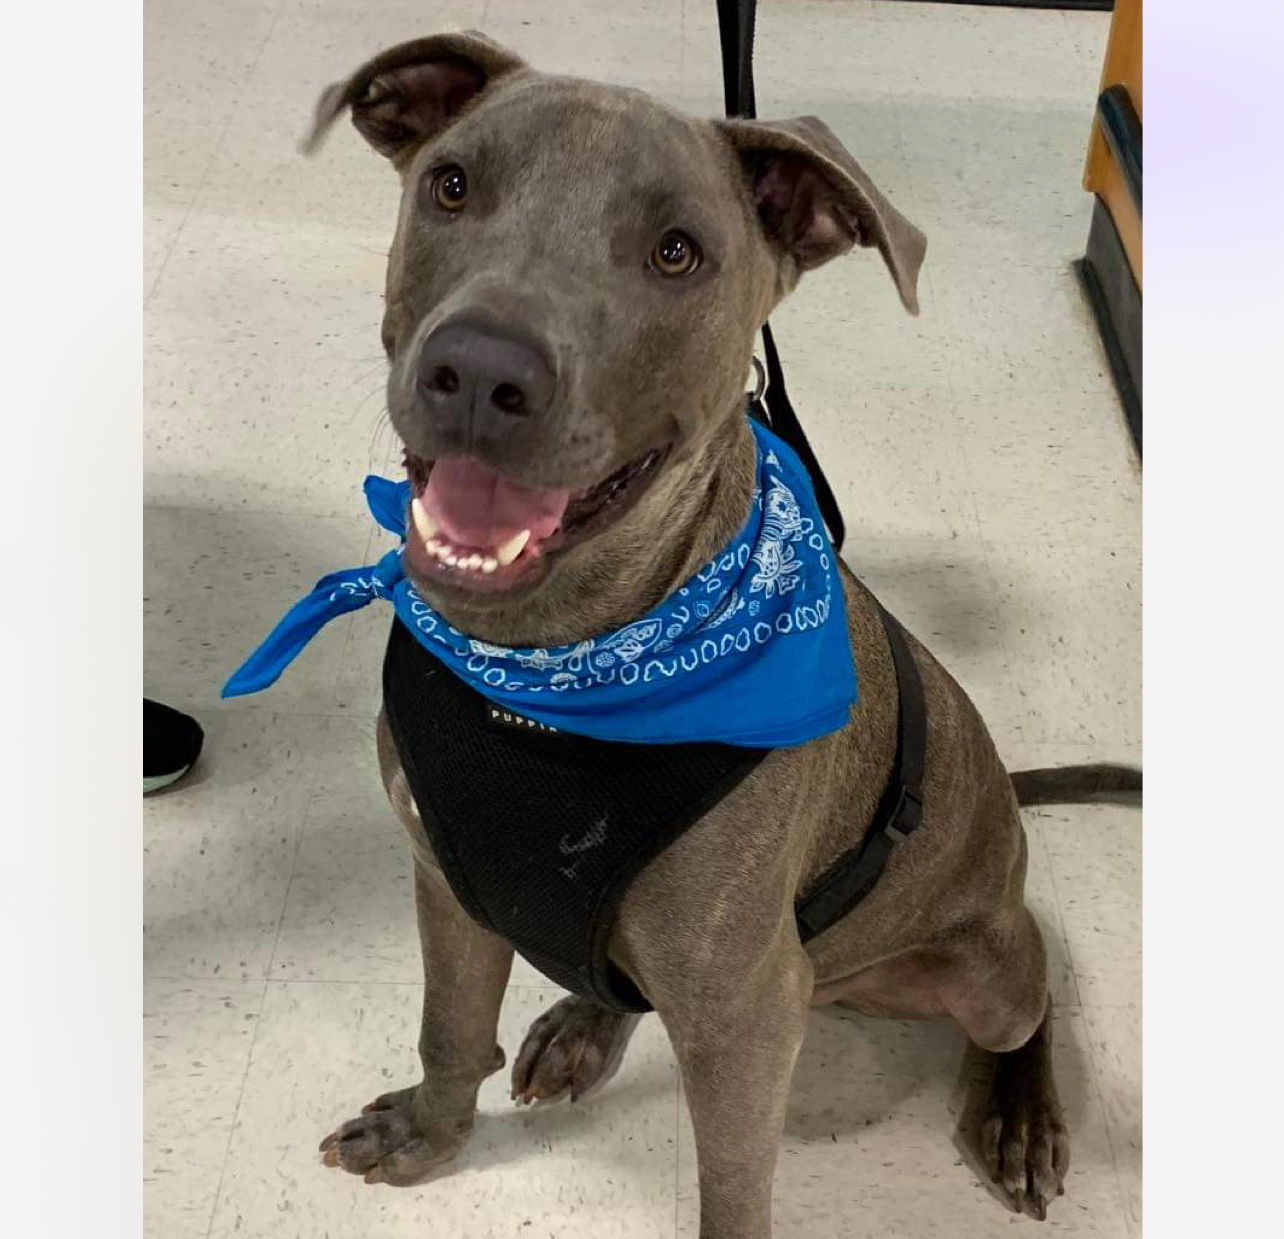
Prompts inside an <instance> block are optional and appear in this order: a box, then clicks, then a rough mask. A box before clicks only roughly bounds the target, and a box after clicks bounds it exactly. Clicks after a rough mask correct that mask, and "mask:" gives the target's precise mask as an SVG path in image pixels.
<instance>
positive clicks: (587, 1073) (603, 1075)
mask: <svg viewBox="0 0 1284 1239" xmlns="http://www.w3.org/2000/svg"><path fill="white" fill-rule="evenodd" d="M636 1023H637V1019H636V1017H634V1016H628V1015H622V1014H620V1013H619V1012H618V1011H609V1010H607V1008H605V1007H600V1006H598V1005H597V1004H596V1003H594V1002H589V1001H588V1000H587V999H585V998H576V997H570V998H563V999H561V1000H560V1001H558V1002H555V1003H554V1004H553V1005H552V1006H551V1007H550V1008H549V1009H548V1010H547V1011H545V1012H544V1014H543V1015H541V1016H540V1017H539V1019H537V1020H536V1021H535V1022H534V1023H533V1024H532V1025H531V1026H530V1029H529V1031H528V1032H527V1033H526V1040H525V1041H523V1042H522V1048H521V1050H520V1051H518V1054H517V1058H516V1059H515V1060H514V1062H513V1080H512V1097H513V1100H514V1101H517V1102H521V1103H523V1104H525V1105H530V1103H531V1102H533V1101H552V1100H554V1099H555V1098H558V1097H561V1096H562V1095H563V1094H564V1093H570V1095H571V1100H572V1101H578V1100H579V1099H580V1098H581V1097H583V1096H584V1095H585V1094H586V1093H588V1092H590V1091H591V1090H593V1089H595V1088H600V1087H601V1086H602V1085H603V1084H605V1083H606V1081H607V1080H609V1079H610V1078H611V1076H612V1075H614V1074H615V1070H616V1068H617V1067H618V1066H619V1065H620V1059H621V1058H622V1057H623V1054H624V1046H625V1044H626V1043H627V1042H628V1039H629V1034H630V1033H631V1032H632V1031H633V1027H634V1025H635V1024H636Z"/></svg>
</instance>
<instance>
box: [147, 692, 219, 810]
mask: <svg viewBox="0 0 1284 1239" xmlns="http://www.w3.org/2000/svg"><path fill="white" fill-rule="evenodd" d="M204 740H205V733H204V732H203V731H202V730H201V725H200V723H198V722H197V721H196V720H195V719H194V718H189V717H188V716H187V715H186V714H180V713H179V712H178V711H177V710H174V709H171V708H170V707H169V706H165V705H161V703H160V702H159V701H149V700H148V699H147V698H146V697H144V698H143V795H144V796H146V795H147V793H148V792H154V791H158V790H159V789H160V788H162V787H168V786H169V785H170V784H171V783H173V782H175V781H177V780H178V779H181V778H182V777H183V775H185V774H186V773H187V772H188V771H189V770H190V769H191V768H192V765H193V763H194V762H195V761H196V759H197V757H199V756H200V752H201V745H202V743H203V742H204Z"/></svg>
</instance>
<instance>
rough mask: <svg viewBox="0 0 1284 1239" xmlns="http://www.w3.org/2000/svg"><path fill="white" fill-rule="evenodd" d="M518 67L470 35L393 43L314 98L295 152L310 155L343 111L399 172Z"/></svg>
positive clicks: (513, 60) (497, 48)
mask: <svg viewBox="0 0 1284 1239" xmlns="http://www.w3.org/2000/svg"><path fill="white" fill-rule="evenodd" d="M525 67H526V62H525V61H524V60H522V59H521V58H520V57H518V56H516V55H514V54H513V53H512V52H510V51H508V50H507V49H506V48H503V47H500V46H499V44H498V43H493V42H491V40H490V39H488V38H487V37H486V36H485V35H483V34H478V33H477V32H476V31H472V30H470V31H466V32H464V33H462V34H440V35H434V36H433V37H431V38H427V39H413V40H412V41H411V42H409V43H399V44H398V45H397V46H396V47H390V48H389V49H388V50H387V51H385V52H380V53H379V55H378V56H376V57H375V58H374V59H373V60H369V61H367V62H366V63H365V64H363V65H362V66H361V68H359V69H358V70H357V71H356V72H355V73H353V74H352V76H351V77H349V78H348V79H347V81H344V82H336V83H335V84H334V85H333V86H330V87H329V88H327V89H326V90H325V91H324V92H322V95H321V98H320V99H318V100H317V108H316V116H315V117H314V119H313V122H312V129H311V131H310V132H309V133H308V136H307V137H306V138H305V139H304V140H303V142H302V144H301V148H302V150H303V152H304V153H305V154H308V155H310V154H312V152H313V151H315V150H316V149H317V147H319V146H320V145H321V140H322V139H323V138H324V137H325V135H326V134H327V133H328V132H329V130H330V128H331V126H332V125H333V124H334V122H335V121H336V120H337V119H338V118H339V116H340V115H341V114H342V113H343V111H344V110H345V109H349V108H350V109H351V111H352V123H353V124H354V125H355V126H356V127H357V130H358V132H359V133H360V134H361V136H362V137H363V138H365V140H366V141H367V142H369V143H370V145H371V146H373V147H374V148H375V150H377V151H378V152H379V153H380V154H381V155H386V156H387V157H388V158H389V159H391V160H392V162H393V163H394V164H396V165H398V166H400V165H401V164H403V163H404V162H405V160H406V159H407V158H408V157H409V156H410V155H411V154H412V153H413V152H414V150H415V149H416V148H417V147H418V146H419V145H420V143H422V142H424V141H426V140H427V139H428V138H431V137H434V136H435V135H436V134H438V133H440V132H441V131H442V130H443V129H445V128H446V126H447V125H449V124H450V123H451V122H452V121H454V120H455V119H456V118H457V117H458V116H459V114H460V113H461V112H462V111H463V110H464V109H465V108H466V107H468V105H469V104H470V103H472V102H473V101H474V100H475V99H476V98H477V96H478V95H480V94H481V93H482V92H483V91H484V90H486V89H487V88H488V87H489V86H490V85H491V84H492V83H493V82H495V81H496V80H498V79H499V78H501V77H504V76H505V75H506V74H509V73H512V72H514V71H515V70H518V69H524V68H525Z"/></svg>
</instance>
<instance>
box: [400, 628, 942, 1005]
mask: <svg viewBox="0 0 1284 1239" xmlns="http://www.w3.org/2000/svg"><path fill="white" fill-rule="evenodd" d="M883 619H884V626H885V628H886V632H887V638H888V641H889V642H890V644H891V650H892V658H893V661H894V663H895V667H896V678H897V683H898V685H899V690H900V720H899V725H898V736H897V751H896V758H895V762H894V765H893V768H892V773H891V777H890V778H889V780H888V784H887V789H886V791H885V792H884V794H883V798H882V802H881V803H880V806H879V811H878V815H877V817H876V819H875V822H874V825H873V826H872V828H871V829H870V830H869V831H868V832H867V833H866V837H865V839H864V840H863V841H862V842H861V844H860V845H859V846H858V847H856V848H854V849H853V850H852V851H851V852H850V853H848V854H847V855H845V856H843V857H841V858H840V859H839V860H838V861H837V862H836V863H835V864H834V865H833V866H832V867H831V868H830V869H829V870H828V872H826V873H825V874H824V875H822V877H821V878H820V879H819V881H817V882H816V883H815V884H814V886H813V887H812V888H811V889H810V890H809V891H808V892H807V893H806V894H805V895H804V896H803V897H802V898H801V899H800V900H799V901H798V903H797V905H796V909H795V910H796V914H797V920H798V932H799V935H800V937H801V938H802V940H803V941H804V942H805V941H807V940H808V939H809V938H812V937H815V935H817V934H819V933H821V932H823V931H824V930H825V929H827V928H828V927H829V926H830V925H832V924H833V923H834V922H835V921H837V920H838V919H839V918H840V917H842V916H843V915H845V914H846V913H847V912H848V911H850V910H851V909H852V908H854V907H855V906H856V905H857V904H858V903H859V902H860V901H861V900H862V899H863V898H864V897H865V896H866V895H867V894H868V893H869V892H870V891H871V890H872V889H873V888H874V884H875V883H876V882H877V881H878V877H879V875H880V874H881V873H882V872H883V869H884V867H885V866H886V864H887V860H888V857H889V856H890V855H891V851H892V848H893V847H894V846H895V845H896V843H897V842H899V841H900V840H902V839H904V838H905V837H906V836H907V835H909V834H911V833H912V832H913V831H914V830H915V829H916V828H917V827H918V824H919V821H920V818H921V811H922V793H921V788H922V775H923V750H924V742H925V736H926V718H925V715H924V710H923V692H922V685H921V683H920V681H919V677H918V670H917V668H916V666H915V664H914V660H913V658H912V656H911V655H910V652H909V648H908V646H907V645H906V642H905V634H904V632H903V630H902V629H901V626H900V625H899V624H898V623H897V622H896V620H894V619H893V618H892V617H891V616H890V615H887V614H886V613H885V612H884V613H883ZM383 700H384V712H385V715H386V717H387V719H388V725H389V728H390V730H391V732H392V736H393V740H394V742H395V743H396V746H397V753H398V756H399V757H400V759H401V764H402V768H403V769H404V770H405V773H406V779H407V782H408V783H409V785H410V791H411V794H412V795H413V796H414V799H415V804H416V805H417V807H418V809H419V813H420V816H421V818H422V819H423V826H424V830H425V832H426V834H427V837H428V842H429V844H430V846H431V847H432V850H433V854H434V855H435V856H436V858H437V861H438V863H439V864H440V865H441V868H442V871H443V872H444V873H445V875H446V879H447V881H448V882H449V883H450V886H451V889H452V890H453V891H454V893H455V896H456V898H458V900H459V902H460V903H461V904H462V905H463V907H464V909H465V910H466V911H467V912H468V913H469V915H470V916H472V917H473V919H474V920H476V921H478V922H479V923H480V924H482V925H484V926H486V927H487V928H488V929H491V930H493V931H494V932H495V933H497V934H499V935H500V936H501V937H502V938H504V939H506V940H507V941H508V942H510V943H512V945H513V947H514V948H515V949H516V950H517V951H518V952H519V953H520V954H521V955H522V956H524V957H525V958H526V959H528V960H529V961H530V962H531V963H532V964H533V965H534V966H535V967H536V968H538V969H539V970H540V971H541V972H542V973H544V975H545V976H547V977H549V978H550V979H551V980H553V981H555V982H557V984H558V985H561V986H563V987H564V988H566V989H568V990H570V991H571V992H572V993H576V994H580V995H583V996H584V997H588V998H591V999H593V1001H595V1002H597V1003H600V1004H602V1005H603V1006H607V1007H611V1008H613V1009H616V1010H620V1011H648V1010H650V1004H649V1003H648V1002H647V1000H646V998H645V997H644V996H643V995H642V993H641V992H640V991H639V990H638V988H637V986H636V985H635V984H634V983H633V982H632V981H631V980H630V979H629V978H628V977H627V976H625V975H624V973H623V972H621V971H620V969H619V968H617V967H616V966H615V965H614V964H613V963H612V962H611V960H610V959H609V958H608V954H607V947H608V943H609V940H610V935H611V930H612V928H613V926H614V924H615V917H616V912H617V909H618V907H619V904H620V900H621V899H622V898H623V896H624V893H625V891H626V890H628V888H629V885H630V884H631V883H632V881H633V879H634V878H635V877H637V875H638V874H639V873H640V872H641V871H642V870H643V869H644V868H645V867H646V866H647V865H648V864H649V863H650V862H651V861H652V860H653V859H654V858H655V857H656V856H658V855H659V854H660V853H661V852H662V851H664V849H665V848H667V847H668V846H669V845H670V844H671V843H673V841H674V840H675V839H677V838H678V837H679V836H680V835H681V834H682V833H683V832H684V831H686V830H689V829H690V828H691V827H692V826H694V825H695V824H696V823H697V822H698V821H699V820H700V818H702V817H703V816H704V815H705V814H706V813H707V812H708V811H709V810H710V809H711V808H713V806H714V805H716V804H717V803H718V802H719V801H720V800H721V799H722V798H723V797H724V796H726V795H727V794H728V793H729V792H730V791H732V790H733V789H734V788H735V787H736V786H737V785H738V784H739V783H740V782H741V781H742V780H743V779H744V778H745V777H746V776H747V775H748V774H749V773H750V772H751V771H752V770H753V769H754V767H755V766H757V764H758V763H759V762H760V761H762V759H763V758H764V757H765V756H766V755H767V753H768V752H770V750H769V749H747V748H739V747H737V746H734V745H729V744H624V743H619V742H612V741H607V740H595V739H591V738H589V737H586V736H579V735H572V734H571V733H569V732H563V731H557V730H554V729H552V728H550V727H547V726H545V725H543V724H540V723H536V722H534V721H532V720H530V719H526V718H523V717H522V716H520V715H517V714H514V713H513V712H512V711H509V710H505V709H503V708H501V707H499V706H496V705H495V704H494V703H493V702H490V701H488V700H487V699H486V698H485V697H482V696H481V695H480V694H479V693H478V692H476V690H474V689H473V688H471V687H470V686H469V685H467V684H465V683H464V682H463V681H462V680H460V679H459V678H458V677H457V676H455V675H454V674H453V673H452V672H451V671H449V670H448V669H447V668H446V667H445V666H443V665H442V663H441V662H440V661H439V660H438V659H437V658H436V657H434V656H433V655H432V654H431V653H429V652H428V651H427V650H426V649H425V648H424V647H423V646H422V645H420V644H419V642H418V641H417V640H416V638H415V637H414V635H413V634H412V633H411V632H410V631H409V629H407V628H406V627H405V626H404V625H403V624H402V623H401V622H400V621H399V620H394V621H393V625H392V634H391V636H390V637H389V640H388V649H387V653H386V655H385V657H384V668H383ZM858 708H859V707H858Z"/></svg>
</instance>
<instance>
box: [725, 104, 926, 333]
mask: <svg viewBox="0 0 1284 1239" xmlns="http://www.w3.org/2000/svg"><path fill="white" fill-rule="evenodd" d="M717 125H718V128H719V129H721V130H722V132H723V134H724V135H725V136H726V138H727V140H728V141H729V142H730V143H731V145H732V146H733V147H734V148H735V150H736V152H737V153H738V154H739V156H740V160H741V163H742V164H743V165H744V169H745V178H746V184H747V186H748V190H749V193H750V195H751V197H752V198H753V200H754V204H755V205H756V207H757V209H758V217H759V219H761V221H762V225H763V228H764V229H765V231H766V233H767V236H768V237H769V238H770V239H771V240H772V241H773V242H774V243H775V244H777V245H780V246H781V247H782V248H783V249H784V250H785V252H786V253H787V254H788V255H790V256H791V257H792V258H793V260H794V262H795V263H796V264H797V267H798V270H799V271H808V270H810V269H811V268H812V267H819V266H820V265H821V264H822V263H826V262H828V261H829V260H830V259H831V258H837V257H838V255H840V254H845V253H846V252H847V251H848V250H850V249H851V248H852V247H853V246H854V245H863V246H877V247H878V252H879V253H880V254H882V256H883V261H884V262H885V263H886V264H887V269H888V270H889V271H890V272H891V275H892V279H893V280H894V281H895V283H896V291H897V292H898V293H900V296H901V301H902V302H903V303H904V305H905V308H906V309H907V310H908V311H909V312H910V313H911V314H917V313H918V292H917V287H918V271H919V268H920V267H921V266H922V265H923V255H924V253H925V252H926V250H927V239H926V238H925V237H924V236H923V234H922V233H921V232H920V231H919V230H918V229H917V228H915V227H914V225H913V224H911V223H910V222H909V220H907V219H906V218H905V217H904V216H903V215H902V214H901V213H900V212H899V211H898V210H896V208H895V207H894V206H892V204H891V203H890V202H888V201H887V199H886V198H884V197H883V195H882V194H881V193H880V192H879V191H878V189H877V188H876V187H875V185H874V182H873V181H871V180H870V179H869V177H868V176H866V175H865V171H864V169H863V168H862V167H861V166H860V164H858V163H857V162H856V160H855V159H853V158H852V156H851V155H850V154H849V153H848V151H847V149H846V148H845V147H844V146H843V144H842V143H841V142H840V141H839V140H838V139H837V138H836V137H835V136H834V135H833V133H832V132H831V131H830V129H829V128H828V126H826V125H825V124H824V123H823V122H821V121H819V120H817V119H816V118H815V117H814V116H802V117H798V118H797V119H794V120H783V121H757V120H727V121H718V122H717Z"/></svg>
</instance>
